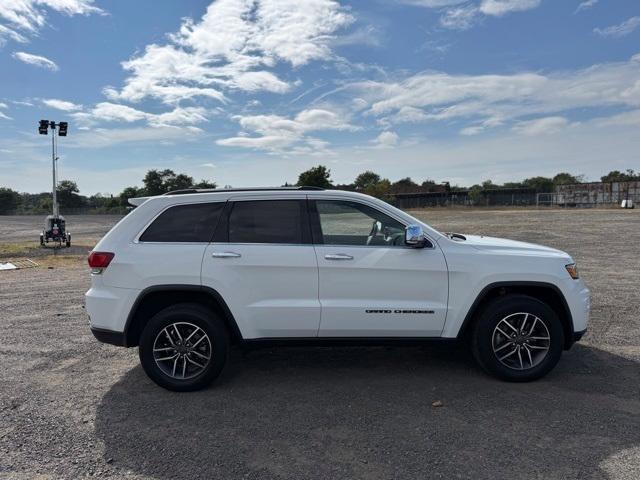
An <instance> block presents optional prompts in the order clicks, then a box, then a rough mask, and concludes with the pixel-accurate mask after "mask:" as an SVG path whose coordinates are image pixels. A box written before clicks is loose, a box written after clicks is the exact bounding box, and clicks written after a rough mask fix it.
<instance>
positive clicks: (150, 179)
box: [142, 169, 175, 197]
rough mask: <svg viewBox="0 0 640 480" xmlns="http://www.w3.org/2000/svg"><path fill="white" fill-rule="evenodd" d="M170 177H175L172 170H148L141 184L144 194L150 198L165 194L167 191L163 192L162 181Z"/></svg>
mask: <svg viewBox="0 0 640 480" xmlns="http://www.w3.org/2000/svg"><path fill="white" fill-rule="evenodd" d="M170 175H173V176H175V173H174V171H173V170H162V171H158V170H155V169H153V170H149V171H148V172H147V174H146V175H145V176H144V178H143V179H142V183H143V184H144V194H145V195H148V196H150V197H151V196H154V195H162V194H163V193H167V191H166V190H165V185H164V181H165V178H166V177H167V176H170Z"/></svg>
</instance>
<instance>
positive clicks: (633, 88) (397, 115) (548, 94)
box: [337, 55, 640, 135]
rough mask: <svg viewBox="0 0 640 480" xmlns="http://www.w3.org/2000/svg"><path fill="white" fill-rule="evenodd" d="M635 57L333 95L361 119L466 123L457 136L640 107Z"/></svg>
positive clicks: (427, 79) (431, 75) (414, 80)
mask: <svg viewBox="0 0 640 480" xmlns="http://www.w3.org/2000/svg"><path fill="white" fill-rule="evenodd" d="M638 78H640V55H636V56H634V57H632V58H631V59H630V60H629V61H628V62H616V63H605V64H598V65H594V66H592V67H589V68H586V69H582V70H575V71H566V72H552V73H548V74H546V75H545V74H542V73H528V72H523V73H515V74H511V75H449V74H446V73H440V72H428V73H421V74H417V75H412V76H410V77H408V78H406V79H404V80H400V81H396V82H373V81H367V82H359V83H353V84H351V85H347V86H345V87H344V88H343V89H342V90H341V91H340V92H338V93H337V94H338V95H340V94H346V95H351V96H353V97H357V98H361V99H364V101H365V102H366V103H367V104H368V105H370V107H369V108H368V109H367V110H365V111H364V115H369V116H375V117H378V118H379V119H380V120H379V121H380V122H382V124H383V125H389V124H394V123H401V122H403V121H416V122H417V121H440V122H448V123H450V122H453V121H458V122H468V123H469V122H470V123H471V125H464V126H463V128H464V130H463V131H462V132H461V133H463V134H467V135H469V134H475V133H479V132H480V131H482V130H484V129H487V128H492V127H496V126H501V125H504V124H508V123H511V122H514V121H519V120H523V119H524V118H525V117H529V119H531V117H534V116H543V117H549V116H555V114H557V113H559V112H563V111H568V110H571V109H576V108H580V109H589V108H594V109H595V108H601V107H623V108H624V107H626V108H634V107H638V106H640V80H638Z"/></svg>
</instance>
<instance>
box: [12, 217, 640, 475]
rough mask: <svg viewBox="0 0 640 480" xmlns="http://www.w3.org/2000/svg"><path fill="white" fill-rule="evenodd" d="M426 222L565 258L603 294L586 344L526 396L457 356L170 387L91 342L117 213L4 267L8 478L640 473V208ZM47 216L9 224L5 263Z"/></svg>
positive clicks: (406, 354)
mask: <svg viewBox="0 0 640 480" xmlns="http://www.w3.org/2000/svg"><path fill="white" fill-rule="evenodd" d="M418 216H420V217H421V218H424V219H425V220H427V221H428V222H429V223H431V224H432V225H434V226H436V227H437V228H440V229H442V230H446V231H458V232H467V233H483V234H491V235H496V236H505V237H510V238H515V239H521V240H528V241H533V242H539V243H544V244H548V245H551V246H554V247H558V248H561V249H563V250H567V251H569V252H570V253H571V254H573V255H574V257H575V258H576V259H577V260H578V262H579V265H580V269H581V273H582V275H583V277H584V278H585V279H586V282H587V284H588V285H589V286H590V288H591V289H592V293H593V305H594V310H593V316H592V320H591V324H590V330H589V333H588V334H587V336H586V337H585V339H584V340H583V341H582V342H581V343H580V344H578V345H576V346H575V347H574V348H573V349H572V350H571V351H569V352H566V353H565V355H564V356H563V359H562V360H561V361H560V364H559V365H558V367H557V368H556V369H555V370H554V371H553V372H552V373H551V374H550V375H549V376H548V377H546V378H545V379H543V380H541V381H538V382H536V383H531V384H523V385H520V384H507V383H502V382H499V381H496V380H494V379H492V378H490V377H487V376H486V375H484V374H483V373H482V372H481V371H480V370H479V369H478V368H476V367H475V365H474V364H473V362H472V361H471V359H470V358H469V356H468V355H467V354H466V352H465V351H464V350H463V349H445V348H442V347H440V348H435V347H429V348H312V349H309V348H306V349H303V348H295V349H285V348H280V349H269V350H262V351H253V352H248V353H244V352H241V351H237V350H236V351H234V352H233V354H232V357H231V359H230V363H229V366H228V368H227V370H226V372H225V374H224V375H223V377H222V379H221V380H220V381H219V382H217V383H216V384H215V385H214V386H213V387H212V388H210V389H208V390H206V391H202V392H197V393H193V394H176V393H170V392H167V391H164V390H161V389H160V388H158V387H156V386H155V385H154V384H152V383H151V381H150V380H148V379H147V378H146V376H145V375H144V373H143V372H142V369H141V368H140V366H139V364H138V359H137V352H136V351H135V349H129V350H125V349H120V348H116V347H111V346H107V345H101V344H99V343H97V342H96V341H94V339H93V337H92V335H91V333H90V332H89V329H88V326H87V318H86V316H85V314H84V310H83V307H82V304H83V293H84V292H85V290H86V289H87V288H88V285H89V278H88V277H89V276H88V272H87V269H86V267H85V266H84V265H85V264H84V255H80V253H82V254H84V251H86V249H88V248H89V247H90V246H91V244H92V243H93V242H94V241H95V239H96V238H97V237H99V236H100V235H101V234H102V233H103V232H105V231H106V230H107V229H108V227H109V226H110V225H111V224H112V223H114V222H115V221H116V218H115V217H80V218H78V217H76V218H74V217H70V218H69V220H68V222H69V228H70V229H71V230H72V232H74V243H76V244H79V245H83V246H86V248H85V247H81V248H80V251H78V252H77V253H78V254H79V255H77V256H73V255H71V256H62V257H60V256H59V257H58V259H57V261H51V256H47V257H40V258H37V259H36V260H37V261H41V262H42V263H43V265H48V266H50V267H52V268H46V267H40V268H33V269H28V270H20V271H8V272H0V308H1V309H2V312H3V315H2V317H1V318H0V332H1V333H0V362H1V365H2V366H3V369H2V370H3V373H2V376H1V377H0V378H1V381H0V412H1V418H0V477H1V478H10V479H11V478H16V479H27V478H28V479H31V478H78V477H83V476H103V477H112V478H136V479H137V478H158V479H174V478H221V479H231V478H233V479H235V478H253V479H268V478H317V479H327V478H367V479H378V478H380V479H383V478H385V479H386V478H407V479H415V478H445V479H451V478H473V479H484V478H486V479H501V478H509V479H513V478H518V479H520V478H526V479H601V478H609V479H629V480H630V479H638V478H640V368H639V367H640V316H639V315H638V311H639V309H640V288H639V285H640V242H639V241H638V240H639V234H638V232H640V211H638V210H636V211H622V210H552V211H536V210H530V211H513V210H501V211H486V210H479V211H465V210H429V211H422V212H419V213H418ZM40 221H41V219H40V218H39V217H0V231H1V232H2V233H3V236H2V240H0V252H2V251H4V252H5V253H4V254H3V255H4V257H5V258H7V257H8V256H11V255H16V254H18V253H24V252H28V251H29V250H27V249H26V246H25V244H24V242H26V241H33V242H36V241H37V232H38V230H39V228H40ZM3 245H4V250H3ZM9 245H11V247H9ZM48 253H51V251H49V252H48ZM72 253H73V252H72ZM47 262H48V263H47ZM436 400H440V401H442V403H443V406H441V407H438V408H435V407H433V406H432V402H434V401H436Z"/></svg>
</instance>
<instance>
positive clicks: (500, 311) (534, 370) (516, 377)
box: [471, 295, 564, 382]
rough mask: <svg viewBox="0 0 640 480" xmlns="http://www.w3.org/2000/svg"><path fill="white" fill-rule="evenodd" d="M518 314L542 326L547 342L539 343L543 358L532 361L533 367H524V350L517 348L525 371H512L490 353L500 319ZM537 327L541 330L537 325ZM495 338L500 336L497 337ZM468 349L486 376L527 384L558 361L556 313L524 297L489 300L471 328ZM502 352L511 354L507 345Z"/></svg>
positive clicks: (559, 332)
mask: <svg viewBox="0 0 640 480" xmlns="http://www.w3.org/2000/svg"><path fill="white" fill-rule="evenodd" d="M520 312H523V313H528V314H530V315H533V316H535V317H537V318H538V320H539V321H541V322H542V323H543V324H544V327H546V331H547V332H548V335H549V337H550V340H549V341H542V343H540V345H544V346H547V347H548V350H547V351H546V355H545V356H543V357H541V359H540V360H538V361H539V363H536V360H534V362H533V363H534V364H533V366H531V367H529V368H526V367H527V360H526V356H525V352H526V351H525V350H524V347H521V348H522V355H523V356H525V361H524V365H525V368H524V369H515V368H513V366H512V367H511V368H510V366H507V365H505V364H504V363H502V362H501V361H500V360H499V358H498V357H499V356H502V354H497V353H495V352H494V331H495V329H496V327H497V326H498V324H499V323H500V322H501V320H503V319H505V318H507V317H509V316H510V315H514V316H513V317H509V318H513V319H517V318H518V316H517V314H519V313H520ZM520 318H523V317H520ZM529 318H532V317H529ZM514 321H517V320H514ZM529 322H530V323H529V325H530V324H531V322H532V320H529ZM502 325H504V324H502ZM537 328H543V327H542V326H540V324H538V327H537ZM512 335H513V334H512ZM498 338H504V337H500V336H499V337H498ZM514 341H515V340H514ZM505 343H507V342H505ZM471 348H472V352H473V356H474V357H475V359H476V361H477V362H478V364H479V365H480V366H481V367H482V368H483V369H484V370H485V371H486V372H487V373H489V374H491V375H493V376H495V377H497V378H499V379H501V380H506V381H509V382H530V381H532V380H537V379H539V378H541V377H543V376H545V375H546V374H547V373H549V372H550V371H551V370H552V369H553V367H555V366H556V364H557V363H558V361H559V360H560V357H561V356H562V350H563V348H564V330H563V328H562V324H561V322H560V319H559V318H558V315H556V313H555V312H554V311H553V310H552V309H551V308H550V307H549V306H548V305H547V304H545V303H543V302H541V301H540V300H537V299H535V298H532V297H529V296H526V295H507V296H504V297H501V298H499V299H496V300H494V301H492V302H491V303H490V304H489V305H487V307H486V308H485V309H483V311H482V313H481V314H480V316H479V317H478V318H477V320H476V322H475V325H474V329H473V333H472V338H471ZM514 348H516V347H514ZM518 348H520V347H518ZM504 351H506V352H507V353H509V352H510V351H511V346H506V347H505V350H504ZM532 351H533V350H532ZM516 353H518V352H516ZM539 355H540V354H539ZM514 358H517V357H514ZM534 358H535V357H534ZM505 361H507V362H514V363H515V360H513V359H510V360H506V359H505ZM529 363H531V362H529ZM520 365H522V364H520ZM516 368H517V366H516Z"/></svg>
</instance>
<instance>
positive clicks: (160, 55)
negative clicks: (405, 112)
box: [105, 0, 353, 104]
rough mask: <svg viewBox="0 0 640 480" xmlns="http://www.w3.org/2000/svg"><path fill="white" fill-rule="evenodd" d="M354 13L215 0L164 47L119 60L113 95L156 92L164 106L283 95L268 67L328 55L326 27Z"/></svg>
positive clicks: (316, 0)
mask: <svg viewBox="0 0 640 480" xmlns="http://www.w3.org/2000/svg"><path fill="white" fill-rule="evenodd" d="M352 21H353V17H352V16H351V15H349V14H348V13H347V11H346V10H345V9H344V8H342V7H341V6H340V5H339V4H338V3H337V2H335V1H333V0H307V1H304V2H299V1H297V0H218V1H216V2H213V3H212V4H211V5H209V7H208V8H207V11H206V13H205V14H204V16H203V17H202V19H201V20H200V21H199V22H195V21H193V20H191V19H187V20H185V21H184V22H183V23H182V26H181V27H180V30H179V31H178V32H177V33H175V34H172V35H170V36H169V39H170V43H168V44H166V45H157V44H152V45H148V46H147V47H146V49H145V51H144V53H143V54H141V55H138V56H135V57H133V58H131V59H130V60H128V61H126V62H124V63H123V68H124V69H125V70H127V71H128V72H130V75H129V77H128V78H127V79H126V81H125V85H124V87H123V88H122V89H120V90H117V89H115V88H113V87H109V88H108V89H106V90H105V93H106V94H107V96H108V97H109V98H110V99H112V100H126V101H133V102H136V101H139V100H142V99H143V98H145V97H156V98H159V99H160V100H161V101H163V102H164V103H167V104H174V103H176V102H178V101H180V100H184V99H189V98H193V97H208V98H212V99H215V100H218V101H224V100H225V95H224V93H223V92H224V91H225V90H234V89H239V90H243V91H249V92H256V91H268V92H275V93H283V92H286V91H288V90H289V88H290V86H289V83H287V82H286V81H285V80H282V79H280V78H279V77H278V76H277V75H276V74H275V73H273V72H272V71H270V70H272V69H274V67H276V65H277V64H278V63H281V62H285V63H289V64H290V65H291V66H293V67H299V66H301V65H305V64H307V63H309V62H310V61H312V60H327V59H330V58H331V57H332V53H331V50H330V43H331V41H332V39H333V33H334V32H335V31H336V30H338V29H340V28H342V27H344V26H346V25H348V24H350V23H351V22H352Z"/></svg>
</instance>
